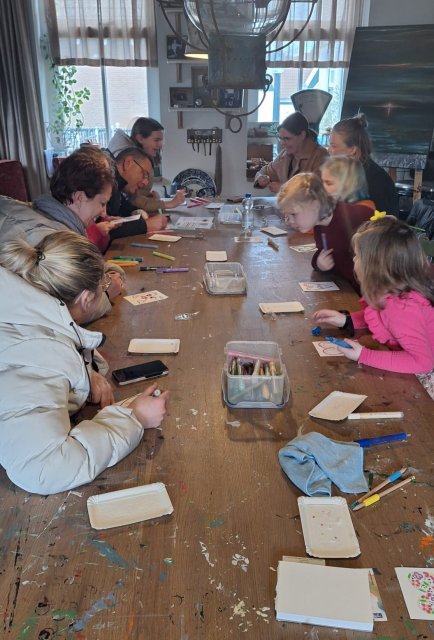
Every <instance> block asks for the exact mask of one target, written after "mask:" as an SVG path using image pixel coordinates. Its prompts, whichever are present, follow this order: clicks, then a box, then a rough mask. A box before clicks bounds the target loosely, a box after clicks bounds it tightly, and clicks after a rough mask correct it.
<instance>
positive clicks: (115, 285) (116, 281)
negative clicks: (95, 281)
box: [107, 271, 125, 300]
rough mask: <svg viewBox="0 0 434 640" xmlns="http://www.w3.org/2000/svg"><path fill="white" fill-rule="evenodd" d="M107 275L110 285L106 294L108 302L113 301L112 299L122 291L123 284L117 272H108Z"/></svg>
mask: <svg viewBox="0 0 434 640" xmlns="http://www.w3.org/2000/svg"><path fill="white" fill-rule="evenodd" d="M107 273H109V274H110V278H111V283H110V286H109V288H108V289H107V294H108V297H109V300H113V298H116V297H117V296H119V295H120V294H121V293H122V292H123V291H124V288H125V283H124V279H123V277H122V275H121V274H120V273H118V272H117V271H108V272H107Z"/></svg>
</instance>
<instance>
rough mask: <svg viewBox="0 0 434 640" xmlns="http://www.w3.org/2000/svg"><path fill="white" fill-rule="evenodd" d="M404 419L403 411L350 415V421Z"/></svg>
mask: <svg viewBox="0 0 434 640" xmlns="http://www.w3.org/2000/svg"><path fill="white" fill-rule="evenodd" d="M403 417H404V412H403V411H367V412H366V413H350V415H349V416H348V420H363V419H365V420H382V419H384V418H403Z"/></svg>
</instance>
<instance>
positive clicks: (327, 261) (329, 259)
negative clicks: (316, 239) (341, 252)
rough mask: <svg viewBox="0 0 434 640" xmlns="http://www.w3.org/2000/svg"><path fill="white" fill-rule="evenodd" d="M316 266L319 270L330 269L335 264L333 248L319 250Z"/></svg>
mask: <svg viewBox="0 0 434 640" xmlns="http://www.w3.org/2000/svg"><path fill="white" fill-rule="evenodd" d="M316 266H317V268H318V269H319V270H320V271H331V269H333V267H334V266H335V261H334V260H333V249H327V251H325V250H324V249H323V250H322V251H320V252H319V255H318V258H317V260H316Z"/></svg>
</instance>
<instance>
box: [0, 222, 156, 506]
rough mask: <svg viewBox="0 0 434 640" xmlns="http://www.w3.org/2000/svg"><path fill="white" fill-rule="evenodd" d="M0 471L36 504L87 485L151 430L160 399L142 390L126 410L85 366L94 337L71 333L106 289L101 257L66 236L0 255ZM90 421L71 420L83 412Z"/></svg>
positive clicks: (14, 244) (98, 337)
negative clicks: (90, 414)
mask: <svg viewBox="0 0 434 640" xmlns="http://www.w3.org/2000/svg"><path fill="white" fill-rule="evenodd" d="M0 283H1V288H2V291H3V293H4V299H5V300H6V301H7V302H5V303H4V304H3V305H2V306H1V309H0V344H1V349H0V384H1V389H2V393H1V397H0V418H1V421H2V428H1V429H0V464H1V465H2V466H3V467H4V469H5V470H6V473H7V474H8V476H9V478H10V479H11V480H12V482H14V483H15V484H16V485H18V486H19V487H21V488H22V489H24V490H25V491H30V492H32V493H39V494H43V495H47V494H52V493H57V492H59V491H67V490H69V489H73V488H74V487H78V486H80V485H82V484H85V483H88V482H91V481H92V480H93V479H94V478H95V477H96V476H97V475H98V474H100V473H101V472H102V471H104V470H105V469H106V468H107V467H110V466H113V465H114V464H116V463H117V462H118V461H119V460H121V459H122V458H124V457H125V456H126V455H128V454H129V453H130V452H131V451H132V450H133V449H134V448H135V447H136V446H137V445H138V444H139V442H140V440H141V438H142V435H143V430H144V429H147V428H156V427H158V426H159V425H160V424H161V421H162V420H163V417H164V414H165V412H166V400H167V397H168V393H167V392H165V393H163V394H161V395H160V396H159V397H158V398H154V397H153V396H152V393H153V392H154V391H155V388H156V386H155V385H153V386H151V387H149V388H148V389H147V390H146V391H145V392H143V393H141V394H140V395H139V396H137V398H135V400H134V401H133V402H132V403H131V404H130V405H129V406H128V407H122V406H118V405H115V404H113V401H114V398H113V393H112V390H111V387H110V385H109V383H108V382H107V381H106V379H105V378H104V377H103V376H101V375H100V374H99V373H97V372H96V371H94V370H93V368H92V366H91V362H92V351H93V350H94V349H95V348H96V347H98V346H99V345H100V344H101V343H102V341H103V335H102V334H101V333H97V332H93V331H92V332H91V331H87V330H86V329H83V328H81V327H80V324H81V323H83V322H85V321H86V320H87V319H88V317H89V315H92V314H93V311H94V308H95V307H96V306H98V302H99V299H100V298H101V296H103V295H104V291H106V290H107V288H108V286H109V284H110V276H109V275H104V261H103V258H102V256H101V253H100V252H99V250H98V249H97V247H95V245H93V244H92V243H91V242H90V241H89V240H88V239H87V238H85V237H83V236H81V235H79V234H77V233H74V232H72V231H59V232H56V233H52V234H50V235H48V236H46V237H45V238H44V239H43V240H42V241H41V242H39V243H38V244H37V245H36V246H35V247H32V246H31V245H30V244H28V243H27V242H26V241H25V240H23V239H17V240H11V241H8V242H7V243H5V244H3V245H2V247H1V250H0ZM86 401H90V402H91V403H93V404H98V405H100V406H101V410H100V411H98V412H97V413H96V415H95V416H94V418H92V419H87V420H82V421H81V422H78V421H74V426H71V422H70V417H71V416H73V415H74V414H76V413H77V411H78V410H79V409H80V408H81V407H82V406H83V405H84V404H85V403H86Z"/></svg>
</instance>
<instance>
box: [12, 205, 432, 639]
mask: <svg viewBox="0 0 434 640" xmlns="http://www.w3.org/2000/svg"><path fill="white" fill-rule="evenodd" d="M191 211H192V215H197V211H198V210H197V209H192V210H191ZM277 222H278V221H277V219H273V217H271V216H269V223H270V224H272V223H274V224H276V223H277ZM235 235H237V229H236V228H234V227H228V226H226V227H220V228H217V229H213V230H211V231H207V232H205V239H203V240H198V239H185V238H184V239H182V240H181V241H180V242H178V243H176V244H172V245H169V246H167V245H165V244H164V245H163V243H161V245H160V250H161V251H163V252H165V253H169V254H171V255H173V256H176V261H175V263H173V264H174V266H188V267H189V268H190V271H189V272H188V273H179V274H157V273H155V272H147V273H143V272H132V271H129V272H128V278H127V290H128V293H129V294H132V293H137V292H139V291H141V290H142V289H145V290H153V289H157V290H159V291H161V292H163V293H165V294H166V295H167V296H168V299H167V300H163V301H161V302H156V303H152V304H147V305H143V306H132V305H131V304H129V303H128V302H126V301H124V300H123V299H118V301H117V302H116V303H115V306H114V310H113V313H112V314H111V315H110V316H109V317H107V318H104V319H101V320H100V321H98V322H95V323H94V325H93V326H94V327H95V328H97V329H100V330H102V331H104V332H105V333H106V334H107V341H106V343H105V346H104V348H103V350H102V351H103V353H104V355H105V357H106V358H107V360H108V361H109V363H110V366H111V368H112V369H113V368H116V367H120V366H126V365H128V364H135V363H138V362H141V361H144V360H151V359H153V357H152V356H139V355H128V354H127V347H128V343H129V341H130V339H131V338H149V337H154V338H179V339H180V340H181V349H180V352H179V353H178V354H177V355H169V356H162V360H163V361H164V362H165V363H166V364H167V365H168V367H169V370H170V373H169V375H168V376H167V377H166V378H162V379H161V381H160V387H161V388H162V389H170V392H171V398H170V404H169V410H168V414H167V416H166V418H165V420H164V423H163V431H162V432H160V431H155V430H153V431H148V432H146V434H145V436H144V438H143V441H142V442H141V444H140V445H139V446H138V448H137V449H136V450H135V451H134V452H133V453H132V454H131V455H129V456H128V457H127V458H126V459H125V460H123V461H122V462H121V463H120V464H118V465H116V466H115V467H114V468H111V469H108V470H107V471H106V472H105V473H103V474H102V475H101V476H100V477H98V478H97V479H96V480H95V481H94V482H93V483H91V484H90V485H88V486H84V487H80V488H79V489H77V490H75V491H70V492H67V493H63V494H59V495H55V496H49V497H41V496H36V495H31V494H28V493H26V492H24V491H21V490H20V489H17V488H16V487H14V486H13V485H12V484H11V483H10V482H9V480H8V479H7V477H6V475H5V473H4V472H3V471H2V472H1V477H0V480H1V482H0V497H1V505H2V508H1V515H0V518H1V525H0V526H1V530H2V538H1V541H2V542H1V551H2V561H1V578H0V580H1V583H0V584H1V598H0V609H1V613H2V616H1V618H2V630H1V632H0V636H1V637H2V638H11V639H12V638H13V639H19V640H23V639H26V640H27V639H34V638H38V639H49V638H53V639H54V638H56V639H58V638H64V639H66V638H75V639H80V640H84V639H86V640H96V639H98V640H100V639H101V640H112V639H113V640H115V639H116V640H139V639H140V640H142V639H149V640H172V639H173V640H198V639H206V640H217V639H219V640H220V639H221V638H246V637H247V638H251V640H253V639H255V640H259V639H260V640H271V639H273V640H283V639H285V640H288V639H289V638H290V639H291V640H302V639H303V640H305V639H306V638H309V639H315V640H316V639H317V638H321V640H328V639H334V640H340V639H343V638H348V639H356V638H357V639H360V638H365V637H368V634H365V633H361V632H351V631H343V630H336V629H327V628H323V627H321V628H319V627H317V628H314V627H311V626H309V625H302V624H289V623H280V622H277V621H276V619H275V613H274V597H275V587H276V575H277V574H276V568H277V564H278V561H279V560H280V559H281V558H282V556H283V555H294V556H306V555H307V554H306V550H305V544H304V538H303V534H302V529H301V523H300V518H299V511H298V507H297V498H298V497H299V496H300V495H301V493H300V491H299V490H298V489H297V488H296V487H295V486H294V485H293V484H292V483H291V482H290V481H289V480H288V478H287V477H286V476H285V475H284V473H283V472H282V470H281V468H280V466H279V463H278V459H277V453H278V451H279V449H280V448H281V447H283V446H284V445H285V444H286V443H287V442H288V441H289V440H291V439H292V438H294V437H295V435H296V434H297V432H298V431H301V430H302V431H303V432H304V433H306V432H309V431H318V432H320V433H322V434H324V435H327V436H329V437H331V438H334V439H337V440H348V441H351V440H353V439H355V438H359V437H362V436H374V435H378V434H387V433H394V432H397V431H407V432H408V433H409V434H411V437H410V438H409V440H408V441H407V442H405V443H395V444H393V445H382V446H377V447H373V448H371V449H368V450H366V452H365V458H364V467H365V469H366V471H367V472H371V473H372V474H373V482H374V484H378V483H379V482H380V481H382V480H383V479H384V478H385V477H386V476H387V475H388V474H390V473H391V472H393V471H396V470H397V469H399V468H401V467H410V469H411V470H412V471H413V472H414V474H415V476H416V482H415V483H414V484H410V485H407V486H406V487H405V488H404V489H402V490H398V491H396V492H395V493H393V494H392V495H389V496H388V497H387V498H385V499H383V500H381V501H380V502H379V503H377V505H375V506H372V507H370V508H367V509H363V510H361V511H359V512H357V513H352V519H353V522H354V525H355V529H356V532H357V535H358V538H359V543H360V548H361V555H360V556H359V557H357V558H351V559H336V560H328V561H327V564H330V565H334V566H339V567H341V566H342V567H355V568H356V567H373V568H374V569H375V572H376V578H377V582H378V586H379V589H380V592H381V596H382V598H383V601H384V605H385V609H386V613H387V616H388V619H389V620H388V622H384V623H376V624H375V626H374V632H373V634H372V635H371V637H374V638H375V637H376V638H383V639H384V640H385V639H386V638H387V639H388V640H389V639H390V640H400V639H405V638H431V637H432V635H433V633H434V626H433V623H428V622H426V621H416V620H410V619H409V615H408V613H407V609H406V606H405V603H404V599H403V597H402V594H401V591H400V588H399V585H398V581H397V578H396V575H395V572H394V567H396V566H400V565H403V566H408V567H424V566H432V563H433V557H434V538H433V534H434V519H433V513H434V500H433V478H432V451H433V446H432V429H433V410H432V409H433V404H432V400H431V399H430V398H429V396H428V394H427V393H426V391H425V390H424V389H423V387H422V386H421V384H420V383H419V381H418V380H417V379H416V378H415V377H414V376H412V375H397V374H393V373H388V372H384V371H381V370H377V369H369V368H366V367H359V366H357V364H355V363H353V362H351V361H349V360H347V359H346V358H320V357H319V356H318V354H317V353H316V351H315V349H314V347H313V345H312V336H311V329H312V327H313V324H312V321H311V320H310V316H311V313H312V312H313V311H314V310H315V309H318V308H321V307H324V306H327V307H331V308H339V309H342V308H348V309H356V308H357V297H356V295H355V294H354V292H352V291H350V289H349V287H348V286H346V285H345V284H344V283H341V290H340V291H337V292H324V293H323V292H321V293H303V292H302V290H301V288H300V286H299V282H300V281H305V280H310V279H311V278H312V279H321V276H319V275H318V274H312V272H311V268H310V258H311V254H303V253H296V252H295V251H293V250H291V249H290V247H289V245H290V244H297V243H298V244H302V243H306V242H312V237H311V236H307V237H306V236H304V237H302V236H297V235H295V234H290V235H289V237H288V238H287V237H283V238H277V239H276V242H277V243H278V245H279V247H280V250H279V251H275V250H273V249H272V248H271V247H269V246H268V245H267V244H266V239H267V238H266V236H265V235H264V234H262V233H260V232H259V231H258V230H256V231H255V235H259V236H261V238H262V240H263V242H262V243H261V244H245V243H242V244H241V243H240V244H236V243H235V242H234V236H235ZM134 239H135V240H141V241H142V242H143V241H145V242H146V241H147V240H145V239H144V238H140V239H139V238H134ZM131 240H133V239H132V238H125V239H123V240H117V241H116V242H115V243H114V244H113V246H112V248H111V254H112V255H116V254H129V255H131V254H134V255H142V256H144V257H145V262H146V263H147V264H151V265H152V264H154V265H156V264H159V263H160V264H161V259H158V258H155V257H152V256H151V251H150V250H148V249H133V248H131V246H130V242H131ZM207 249H213V250H226V251H227V253H228V259H229V260H230V261H237V262H241V263H242V264H243V266H244V269H245V271H246V273H247V278H248V293H247V295H246V296H234V297H229V296H225V297H223V296H210V295H209V294H208V293H206V291H205V290H204V287H203V283H202V276H203V270H204V265H205V251H206V250H207ZM163 262H164V261H163ZM167 264H169V263H167ZM323 279H327V278H323ZM287 300H299V301H301V302H302V304H303V305H304V307H305V310H306V311H305V313H304V314H291V315H290V314H288V315H283V316H278V317H270V316H263V315H262V314H261V312H260V310H259V308H258V303H259V302H272V301H274V302H276V301H287ZM179 314H191V317H190V319H184V320H178V319H176V316H177V315H179ZM323 333H324V332H323ZM328 333H330V334H331V335H338V332H336V331H333V330H330V331H329V332H328ZM231 340H252V341H256V340H265V341H274V342H277V343H278V344H279V346H280V348H281V350H282V358H283V362H284V363H285V364H286V367H287V369H288V372H289V378H290V385H291V395H290V399H289V402H288V404H287V405H286V406H285V407H284V408H283V409H277V410H273V409H267V410H266V409H242V410H240V409H229V408H228V407H227V406H226V405H225V403H224V402H223V399H222V392H221V371H222V367H223V364H224V347H225V344H226V343H227V342H228V341H231ZM157 357H158V356H157ZM142 388H143V383H136V384H134V385H129V386H127V387H117V388H116V396H117V399H121V398H125V397H127V396H129V395H132V394H133V393H137V392H139V391H140V390H141V389H142ZM335 389H337V390H341V391H348V392H355V393H363V394H366V395H367V396H368V399H367V400H366V401H365V403H364V405H363V409H362V410H364V411H368V410H371V411H384V410H389V411H390V410H402V411H404V414H405V417H404V418H403V419H402V420H389V421H381V422H378V421H375V420H374V421H372V420H371V421H367V420H364V421H347V420H345V421H343V422H337V423H333V422H326V421H321V420H315V419H313V418H310V417H309V416H308V411H309V410H310V409H311V408H312V407H313V406H314V405H315V404H317V402H319V401H320V400H321V399H322V398H324V397H325V396H327V394H328V393H330V392H331V391H333V390H335ZM153 482H163V483H164V484H165V485H166V487H167V490H168V493H169V495H170V498H171V501H172V503H173V506H174V512H173V514H172V515H170V516H165V517H162V518H159V519H155V520H152V521H146V522H139V523H137V524H133V525H129V526H124V527H118V528H114V529H108V530H102V531H96V530H93V529H92V528H91V526H90V524H89V519H88V514H87V508H86V500H87V498H88V497H89V496H91V495H94V494H101V493H104V492H108V491H113V490H117V489H125V488H128V487H135V486H137V485H143V484H147V483H153ZM333 491H334V495H340V494H339V492H338V491H337V489H336V487H334V489H333ZM346 497H347V498H348V500H349V501H350V502H352V500H354V499H355V497H354V496H346Z"/></svg>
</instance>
